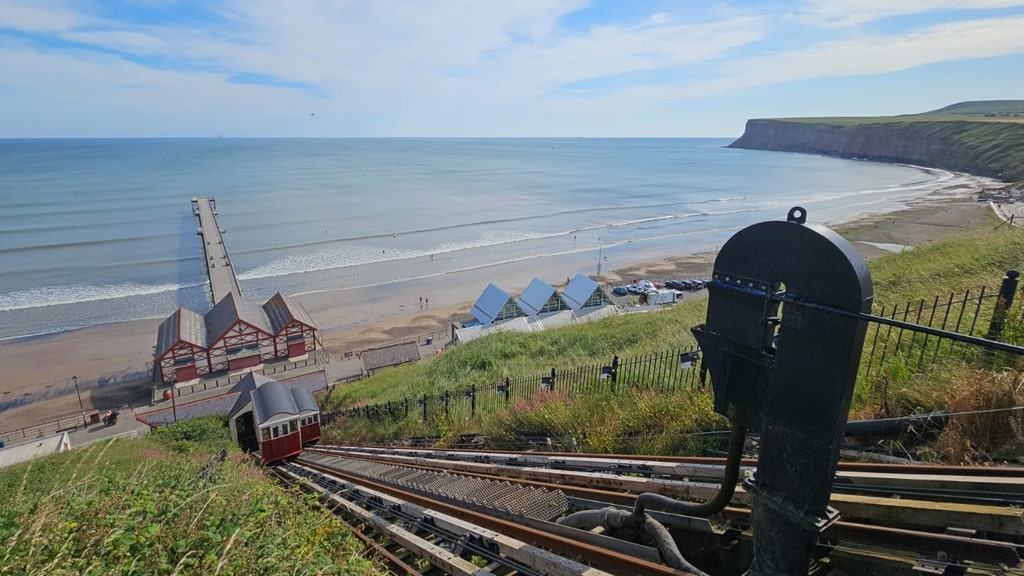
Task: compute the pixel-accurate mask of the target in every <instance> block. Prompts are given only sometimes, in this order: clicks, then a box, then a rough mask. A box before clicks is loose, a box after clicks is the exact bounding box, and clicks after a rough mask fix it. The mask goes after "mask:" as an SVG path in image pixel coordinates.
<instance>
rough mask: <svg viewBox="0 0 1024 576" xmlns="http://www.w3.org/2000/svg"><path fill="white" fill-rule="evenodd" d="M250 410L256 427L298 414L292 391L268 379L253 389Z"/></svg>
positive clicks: (288, 418)
mask: <svg viewBox="0 0 1024 576" xmlns="http://www.w3.org/2000/svg"><path fill="white" fill-rule="evenodd" d="M250 394H252V412H253V420H254V421H255V423H256V425H257V427H263V426H267V425H270V424H276V423H278V422H280V421H282V420H290V419H292V418H294V417H295V416H297V415H298V414H299V409H298V407H297V406H295V399H294V398H292V393H291V392H289V391H288V388H285V386H284V384H281V383H280V382H275V381H274V380H270V381H269V382H265V383H263V384H261V385H260V386H257V387H256V389H255V390H253V391H252V392H251V393H250Z"/></svg>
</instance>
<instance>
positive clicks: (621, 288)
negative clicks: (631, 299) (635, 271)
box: [612, 286, 629, 296]
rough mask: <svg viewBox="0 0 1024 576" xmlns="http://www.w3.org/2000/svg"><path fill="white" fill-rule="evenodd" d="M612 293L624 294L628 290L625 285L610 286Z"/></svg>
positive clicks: (627, 292)
mask: <svg viewBox="0 0 1024 576" xmlns="http://www.w3.org/2000/svg"><path fill="white" fill-rule="evenodd" d="M612 294H615V295H616V296H625V295H626V294H629V291H628V290H626V287H625V286H616V287H615V288H612Z"/></svg>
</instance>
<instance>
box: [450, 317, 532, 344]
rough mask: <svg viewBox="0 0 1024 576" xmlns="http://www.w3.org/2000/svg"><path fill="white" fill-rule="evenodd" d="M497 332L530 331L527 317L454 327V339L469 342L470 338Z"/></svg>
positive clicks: (473, 338) (474, 338)
mask: <svg viewBox="0 0 1024 576" xmlns="http://www.w3.org/2000/svg"><path fill="white" fill-rule="evenodd" d="M498 332H532V330H531V328H530V321H529V319H528V318H525V317H522V316H520V317H519V318H511V319H509V320H503V321H500V322H495V323H493V324H484V325H481V326H470V327H468V328H456V329H455V339H456V340H457V341H459V342H469V341H470V340H476V339H477V338H480V337H482V336H487V335H488V334H496V333H498Z"/></svg>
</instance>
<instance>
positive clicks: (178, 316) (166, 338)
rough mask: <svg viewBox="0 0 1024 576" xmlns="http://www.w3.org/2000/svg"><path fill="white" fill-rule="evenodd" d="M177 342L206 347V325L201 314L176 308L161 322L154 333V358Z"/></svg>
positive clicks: (161, 354)
mask: <svg viewBox="0 0 1024 576" xmlns="http://www.w3.org/2000/svg"><path fill="white" fill-rule="evenodd" d="M178 342H185V343H187V344H191V345H193V346H197V347H199V348H205V347H206V324H205V322H203V316H202V315H201V314H199V313H198V312H193V311H192V310H189V309H187V308H178V309H177V310H175V312H174V314H171V315H170V316H168V317H167V319H166V320H164V321H163V322H161V323H160V328H158V329H157V333H156V353H155V355H156V357H157V358H159V357H161V356H163V355H164V354H166V353H167V351H169V350H170V349H171V348H174V345H175V344H177V343H178Z"/></svg>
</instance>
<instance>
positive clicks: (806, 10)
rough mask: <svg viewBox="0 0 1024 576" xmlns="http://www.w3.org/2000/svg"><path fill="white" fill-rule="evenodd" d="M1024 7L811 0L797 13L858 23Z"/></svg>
mask: <svg viewBox="0 0 1024 576" xmlns="http://www.w3.org/2000/svg"><path fill="white" fill-rule="evenodd" d="M1020 6H1024V1H1021V0H808V1H807V2H805V3H804V4H803V5H802V6H800V7H799V8H797V10H796V14H797V15H799V16H801V17H804V18H807V19H808V20H810V21H811V22H816V23H823V24H828V25H833V26H856V25H859V24H865V23H867V22H873V21H876V20H881V19H884V18H889V17H892V16H905V15H908V14H922V13H934V12H942V11H971V10H975V11H976V10H994V9H998V8H1014V7H1020Z"/></svg>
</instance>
